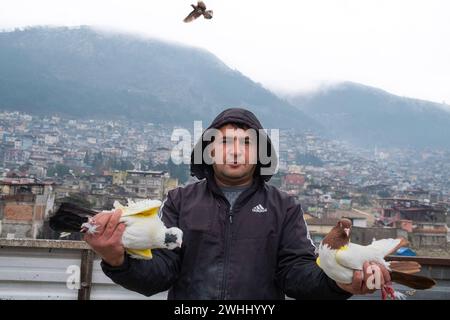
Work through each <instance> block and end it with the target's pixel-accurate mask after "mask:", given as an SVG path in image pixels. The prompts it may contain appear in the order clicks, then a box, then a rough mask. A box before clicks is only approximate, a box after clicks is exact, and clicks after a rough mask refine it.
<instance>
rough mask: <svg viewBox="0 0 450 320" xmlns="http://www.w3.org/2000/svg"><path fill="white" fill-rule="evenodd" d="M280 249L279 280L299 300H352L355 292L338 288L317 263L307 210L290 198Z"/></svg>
mask: <svg viewBox="0 0 450 320" xmlns="http://www.w3.org/2000/svg"><path fill="white" fill-rule="evenodd" d="M289 203H290V204H289V205H288V207H287V215H286V219H285V221H284V224H283V230H282V235H281V241H280V247H279V250H278V269H277V276H276V278H277V283H278V284H279V285H280V287H281V288H282V289H283V291H284V293H285V294H286V295H287V296H288V297H291V298H295V299H334V300H338V299H348V298H350V297H351V296H352V295H351V294H350V293H348V292H346V291H344V290H342V289H341V288H339V287H338V285H337V284H336V282H335V281H334V280H332V279H331V278H329V277H328V276H327V275H326V274H325V273H324V272H323V271H322V269H320V268H319V266H318V265H317V264H316V258H317V257H316V254H315V246H314V244H313V242H312V240H311V238H310V235H309V232H308V228H307V225H306V222H305V220H304V217H303V210H302V208H301V206H300V205H299V204H295V201H294V200H293V199H292V198H290V200H289Z"/></svg>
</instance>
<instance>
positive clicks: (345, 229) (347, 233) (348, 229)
mask: <svg viewBox="0 0 450 320" xmlns="http://www.w3.org/2000/svg"><path fill="white" fill-rule="evenodd" d="M344 231H345V234H346V235H347V237H349V236H350V228H344Z"/></svg>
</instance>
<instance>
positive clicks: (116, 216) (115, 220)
mask: <svg viewBox="0 0 450 320" xmlns="http://www.w3.org/2000/svg"><path fill="white" fill-rule="evenodd" d="M121 215H122V210H120V209H118V210H115V211H114V212H113V213H112V214H110V219H109V221H108V224H107V225H106V227H105V230H104V232H103V237H104V238H105V239H109V238H111V236H112V235H113V233H114V230H116V228H117V226H118V224H119V220H120V217H121Z"/></svg>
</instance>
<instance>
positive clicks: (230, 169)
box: [212, 124, 258, 182]
mask: <svg viewBox="0 0 450 320" xmlns="http://www.w3.org/2000/svg"><path fill="white" fill-rule="evenodd" d="M257 150H258V149H257V139H256V132H255V131H254V130H252V129H247V130H244V129H240V128H237V127H235V126H233V125H231V124H227V125H224V126H223V127H221V128H220V129H219V136H218V137H216V139H215V140H214V142H213V148H212V155H213V156H214V164H213V168H214V173H215V175H216V176H217V177H218V178H219V180H223V179H225V180H227V182H232V181H236V182H241V181H242V180H246V179H251V177H252V176H253V172H254V171H255V167H256V162H257Z"/></svg>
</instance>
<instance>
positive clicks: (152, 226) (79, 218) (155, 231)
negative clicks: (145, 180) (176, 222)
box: [49, 199, 183, 260]
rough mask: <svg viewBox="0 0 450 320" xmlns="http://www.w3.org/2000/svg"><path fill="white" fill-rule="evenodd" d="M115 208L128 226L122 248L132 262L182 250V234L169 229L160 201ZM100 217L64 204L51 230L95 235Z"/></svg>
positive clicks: (92, 212) (95, 212)
mask: <svg viewBox="0 0 450 320" xmlns="http://www.w3.org/2000/svg"><path fill="white" fill-rule="evenodd" d="M113 206H114V209H116V210H117V209H120V210H121V211H122V214H121V217H120V220H119V221H120V222H122V223H124V224H125V226H126V227H125V231H124V233H123V235H122V244H123V246H124V247H125V249H126V251H127V252H128V253H129V254H130V256H131V257H132V258H136V259H146V260H148V259H151V258H152V249H160V248H165V249H169V250H173V249H175V248H179V247H181V245H182V238H183V232H182V231H181V230H180V229H178V228H176V227H172V228H166V226H165V225H164V223H163V222H162V221H161V219H160V217H159V216H158V211H159V208H160V207H161V201H159V200H150V199H148V200H141V201H138V202H134V201H132V200H130V199H129V200H128V204H127V205H126V206H123V205H122V204H120V202H118V201H115V202H114V205H113ZM111 212H112V211H111ZM97 213H99V212H97V211H94V210H90V209H86V208H83V207H80V206H77V205H75V204H73V203H70V202H64V203H62V204H61V206H60V207H59V209H58V210H57V212H56V213H55V214H54V215H53V216H52V217H51V218H50V221H49V222H50V228H51V229H53V230H55V231H59V232H63V233H64V234H63V235H67V233H69V232H87V233H90V234H95V233H97V232H98V230H97V229H98V227H99V226H98V225H97V224H96V222H95V215H96V214H97Z"/></svg>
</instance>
